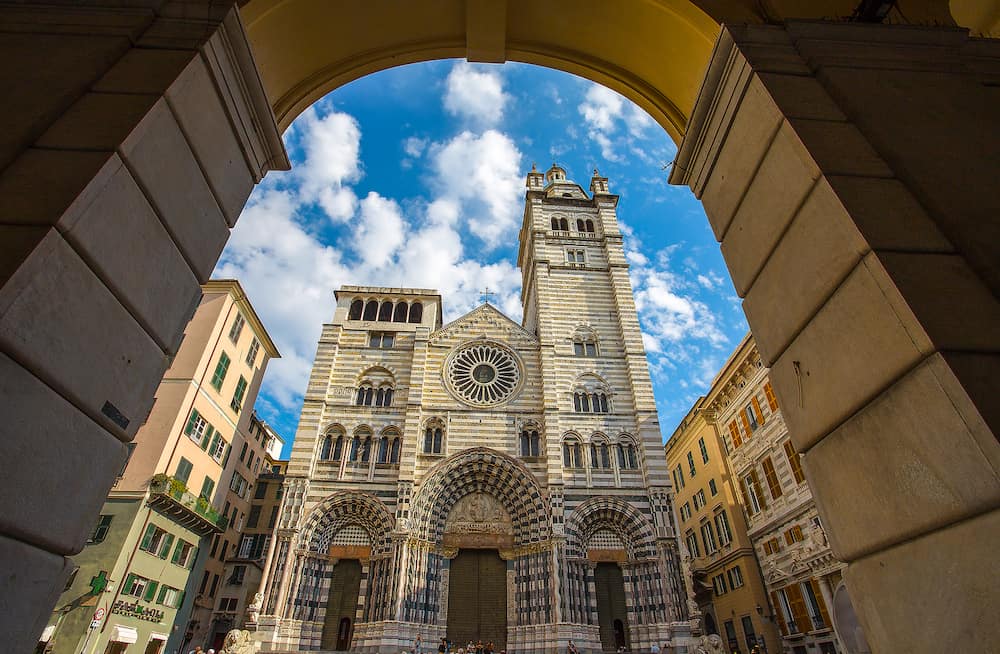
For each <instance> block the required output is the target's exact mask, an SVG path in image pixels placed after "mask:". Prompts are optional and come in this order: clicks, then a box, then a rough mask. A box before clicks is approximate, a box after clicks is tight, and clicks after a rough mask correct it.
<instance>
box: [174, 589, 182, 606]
mask: <svg viewBox="0 0 1000 654" xmlns="http://www.w3.org/2000/svg"><path fill="white" fill-rule="evenodd" d="M183 605H184V591H183V590H182V591H181V592H179V593H177V605H176V606H175V607H174V608H178V609H179V608H181V606H183Z"/></svg>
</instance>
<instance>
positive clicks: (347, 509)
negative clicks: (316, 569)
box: [300, 491, 395, 557]
mask: <svg viewBox="0 0 1000 654" xmlns="http://www.w3.org/2000/svg"><path fill="white" fill-rule="evenodd" d="M347 525H359V526H361V527H362V528H363V529H364V530H365V531H366V532H368V540H369V541H370V542H371V548H372V557H377V556H383V555H385V554H387V553H388V552H389V551H390V549H391V547H392V538H391V535H392V531H393V529H394V528H395V520H394V518H393V516H392V514H391V513H390V512H389V510H388V508H386V506H385V504H383V503H382V501H381V500H380V499H378V498H377V497H375V496H374V495H370V494H368V493H362V492H359V491H339V492H336V493H334V494H332V495H330V496H329V497H327V498H326V499H324V500H323V501H322V502H320V503H319V504H317V505H316V507H315V508H313V510H312V511H311V512H310V513H309V517H307V518H306V520H305V523H304V524H303V527H302V531H301V536H300V543H301V545H302V546H303V547H304V548H306V549H308V550H309V551H312V552H316V551H318V548H319V542H318V541H319V539H320V538H322V536H323V535H324V534H326V533H329V532H331V531H332V532H336V531H339V530H340V529H341V528H343V527H346V526H347Z"/></svg>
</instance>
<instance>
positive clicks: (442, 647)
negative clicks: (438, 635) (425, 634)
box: [438, 638, 448, 654]
mask: <svg viewBox="0 0 1000 654" xmlns="http://www.w3.org/2000/svg"><path fill="white" fill-rule="evenodd" d="M447 651H448V641H446V640H445V639H444V638H442V639H441V642H440V643H438V654H444V653H445V652H447Z"/></svg>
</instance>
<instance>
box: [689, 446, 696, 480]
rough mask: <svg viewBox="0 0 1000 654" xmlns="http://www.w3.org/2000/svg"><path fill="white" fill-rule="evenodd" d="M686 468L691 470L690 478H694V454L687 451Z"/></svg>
mask: <svg viewBox="0 0 1000 654" xmlns="http://www.w3.org/2000/svg"><path fill="white" fill-rule="evenodd" d="M688 468H689V469H690V470H691V478H692V479H694V475H695V469H694V456H692V454H691V453H690V452H688Z"/></svg>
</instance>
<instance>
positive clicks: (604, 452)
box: [590, 443, 611, 468]
mask: <svg viewBox="0 0 1000 654" xmlns="http://www.w3.org/2000/svg"><path fill="white" fill-rule="evenodd" d="M590 460H591V463H592V465H593V466H594V467H595V468H610V467H611V450H610V448H609V447H608V444H607V443H591V444H590Z"/></svg>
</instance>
